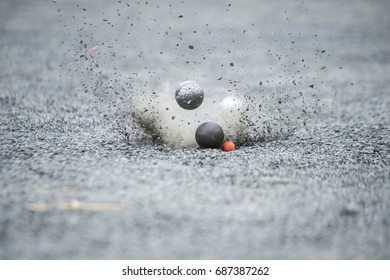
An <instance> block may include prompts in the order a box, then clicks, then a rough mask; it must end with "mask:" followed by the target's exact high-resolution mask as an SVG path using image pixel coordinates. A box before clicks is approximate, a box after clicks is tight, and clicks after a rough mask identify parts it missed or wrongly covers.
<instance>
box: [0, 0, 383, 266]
mask: <svg viewBox="0 0 390 280" xmlns="http://www.w3.org/2000/svg"><path fill="white" fill-rule="evenodd" d="M33 2H34V3H33ZM35 2H36V1H21V0H18V1H11V0H2V1H0V65H1V66H2V67H1V68H2V70H1V72H0V144H1V145H0V213H1V214H0V258H1V259H389V258H390V227H389V223H390V168H389V165H390V91H389V87H388V85H387V82H388V81H389V76H388V73H390V59H389V57H390V50H389V44H390V33H389V30H390V17H389V16H388V15H389V14H390V2H388V1H321V2H317V1H308V2H301V1H297V2H294V1H274V2H272V3H269V2H264V3H261V2H258V1H242V2H241V1H230V2H224V1H215V2H213V3H212V4H210V3H209V2H210V1H204V3H203V2H202V1H196V2H195V1H193V2H188V3H187V2H185V3H181V1H177V2H176V1H172V3H168V2H164V3H162V1H159V2H158V3H157V2H156V1H149V2H148V3H144V2H142V1H141V3H139V4H137V2H133V1H128V2H129V5H130V7H128V6H127V5H126V1H123V2H121V1H119V2H118V3H114V4H113V3H111V2H110V4H109V2H108V1H107V2H104V1H100V2H99V1H77V2H76V1H40V2H38V3H35ZM63 2H64V3H63ZM169 4H171V6H169ZM229 4H231V5H230V6H229ZM158 5H160V7H157V6H158ZM127 8H129V9H128V10H126V9H127ZM127 17H128V18H127ZM131 24H133V25H131ZM206 24H208V25H206ZM207 28H209V29H207ZM165 31H167V32H168V33H164V32H165ZM127 32H129V33H130V34H127ZM256 32H257V33H256ZM126 34H127V35H128V37H126ZM164 34H165V35H164ZM191 34H192V35H191ZM170 36H172V37H170ZM243 36H247V37H243ZM244 38H245V39H244ZM80 41H83V42H80ZM176 42H179V45H180V46H178V47H177V49H174V50H173V49H172V46H175V44H176ZM103 43H105V44H104V48H105V49H108V50H110V49H111V50H110V51H107V52H106V53H104V52H103V50H104V49H102V51H101V53H103V54H101V57H99V58H95V59H89V60H88V61H84V58H85V57H83V56H82V55H83V54H86V51H85V47H87V48H90V47H93V46H95V45H99V44H103ZM172 43H173V45H172ZM84 44H85V46H84ZM171 45H172V46H171ZM182 45H184V46H185V47H184V48H182V49H180V47H181V46H182ZM190 46H192V48H191V47H190ZM227 50H229V52H227ZM160 51H161V53H160ZM90 52H91V53H93V54H94V55H95V52H94V51H93V50H90ZM211 52H212V55H210V54H211ZM205 54H207V55H208V56H207V58H206V57H205V58H204V59H203V55H205ZM95 56H96V57H97V56H98V54H96V55H95ZM259 57H260V60H257V59H258V58H259ZM303 58H305V61H302V59H303ZM193 60H194V63H192V61H193ZM91 61H92V62H91ZM96 61H98V62H99V66H97V65H95V62H96ZM187 61H189V63H187ZM199 61H202V62H203V61H204V62H203V63H202V64H201V63H200V62H199ZM221 61H224V62H221ZM298 61H300V62H302V63H303V62H305V63H306V64H304V65H302V64H300V66H299V67H300V68H298V66H297V63H298ZM231 62H232V63H234V66H230V65H229V63H231ZM221 63H222V64H223V63H224V64H225V65H224V67H222V66H221V67H220V64H221ZM93 65H95V66H96V67H94V68H93V69H92V70H89V68H88V67H91V66H93ZM323 67H325V68H323ZM100 69H103V70H100ZM308 69H309V70H308ZM164 73H165V74H164ZM298 73H303V74H304V75H303V78H302V79H301V80H299V81H300V84H298V85H297V88H298V87H300V89H299V90H298V89H297V88H296V87H294V85H293V84H292V81H294V83H295V80H294V79H295V76H297V75H298V76H299V74H298ZM191 74H192V76H191ZM298 76H297V77H298ZM177 77H179V78H177ZM182 77H186V78H187V77H190V78H192V77H194V79H196V80H203V81H204V83H205V84H211V85H213V84H217V83H218V82H221V84H222V85H223V87H225V88H227V89H231V90H232V92H234V91H235V90H236V91H238V92H243V91H245V92H246V95H245V96H246V98H252V99H250V100H252V103H253V104H255V105H256V106H257V105H259V104H262V105H263V110H265V112H267V113H264V115H266V116H264V115H261V114H260V112H256V110H255V109H254V108H255V106H252V107H251V110H250V111H249V113H248V116H249V119H250V122H249V123H250V125H251V128H250V129H249V132H248V135H249V136H250V137H249V138H250V140H249V141H248V142H247V143H245V144H246V145H241V146H239V147H238V149H236V150H235V151H234V152H231V153H225V152H222V151H219V150H212V149H204V150H202V149H193V148H174V147H172V146H170V145H167V144H163V143H159V142H155V141H152V140H151V138H150V137H148V135H146V134H145V133H144V132H143V131H142V130H141V129H140V127H139V125H138V124H136V123H134V122H133V121H132V120H131V118H130V117H129V116H128V115H126V114H125V113H126V110H128V111H129V110H130V111H131V110H132V109H134V108H133V107H131V106H133V105H131V104H133V103H131V102H133V101H134V100H133V99H134V98H135V97H139V96H142V94H144V95H145V96H148V95H147V93H148V92H151V91H152V90H151V89H153V87H154V86H155V83H158V82H164V80H174V81H175V82H176V81H177V80H178V79H180V78H182ZM220 77H222V79H219V78H220ZM236 77H237V80H240V81H241V82H234V81H233V80H234V79H236ZM176 78H177V79H176ZM297 79H298V78H297ZM229 80H230V81H229ZM180 81H182V80H180ZM260 82H261V83H260ZM237 83H238V84H239V85H236V84H237ZM311 85H312V87H310V86H311ZM94 87H95V88H94ZM114 92H116V93H114ZM269 92H273V94H274V95H273V96H274V97H272V98H269V99H265V98H264V96H265V95H267V94H269ZM299 92H303V95H304V97H306V98H305V99H304V100H305V102H303V98H300V95H299V94H298V93H299ZM311 92H313V94H311ZM286 93H287V95H283V94H286ZM126 94H127V95H128V96H130V95H131V98H130V97H129V101H128V102H127V101H126V100H125V99H126ZM123 96H125V98H124V99H123ZM281 98H285V99H283V103H282V105H280V106H279V105H275V104H280V103H279V101H280V100H281ZM297 98H298V99H297ZM132 100H133V101H132ZM285 100H286V105H284V104H285V103H284V102H285ZM294 100H298V101H294ZM301 101H302V104H303V105H300V106H301V107H299V106H298V105H297V103H299V102H301ZM274 103H275V104H274ZM129 104H130V105H129ZM128 106H130V107H128ZM278 106H279V107H278ZM302 106H303V107H302ZM114 108H115V109H114ZM126 108H127V109H126ZM129 108H131V109H129ZM205 108H206V109H207V107H205ZM302 108H303V109H302ZM303 110H305V112H306V113H304V114H302V111H303ZM262 112H264V111H262ZM125 116H127V121H126V122H124V121H123V118H124V117H125ZM259 116H260V117H261V118H263V119H265V120H266V121H264V122H263V123H262V124H261V125H260V124H259V123H258V121H257V120H258V117H259ZM291 116H294V119H295V118H296V120H294V121H292V120H291ZM289 117H290V118H289ZM267 118H268V119H267ZM266 127H271V131H267V133H265V132H264V131H266V130H267V129H265V128H266ZM273 127H278V129H279V128H280V131H279V132H275V131H273V130H272V128H273ZM256 131H257V133H259V135H260V136H261V137H253V136H254V134H255V132H256ZM259 131H260V132H259ZM255 136H256V135H255Z"/></svg>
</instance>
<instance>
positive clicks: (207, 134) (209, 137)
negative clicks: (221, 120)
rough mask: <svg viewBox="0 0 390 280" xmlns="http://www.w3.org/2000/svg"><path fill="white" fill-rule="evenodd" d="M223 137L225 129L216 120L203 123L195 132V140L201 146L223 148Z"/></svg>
mask: <svg viewBox="0 0 390 280" xmlns="http://www.w3.org/2000/svg"><path fill="white" fill-rule="evenodd" d="M223 138H224V133H223V129H222V127H221V126H220V125H219V124H217V123H215V122H205V123H202V124H201V125H200V126H199V127H198V128H197V130H196V132H195V140H196V142H197V143H198V145H199V146H200V147H201V148H221V145H222V142H223Z"/></svg>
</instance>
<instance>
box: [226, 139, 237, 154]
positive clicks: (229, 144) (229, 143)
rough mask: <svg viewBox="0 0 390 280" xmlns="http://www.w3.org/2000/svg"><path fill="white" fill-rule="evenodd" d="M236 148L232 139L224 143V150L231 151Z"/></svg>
mask: <svg viewBox="0 0 390 280" xmlns="http://www.w3.org/2000/svg"><path fill="white" fill-rule="evenodd" d="M234 148H235V145H234V143H233V142H232V141H226V142H225V143H223V150H224V151H225V152H231V151H233V150H234Z"/></svg>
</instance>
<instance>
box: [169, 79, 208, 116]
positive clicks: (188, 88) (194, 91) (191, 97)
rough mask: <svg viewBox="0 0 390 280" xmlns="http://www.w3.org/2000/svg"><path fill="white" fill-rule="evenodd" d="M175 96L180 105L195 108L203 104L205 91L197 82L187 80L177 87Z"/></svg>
mask: <svg viewBox="0 0 390 280" xmlns="http://www.w3.org/2000/svg"><path fill="white" fill-rule="evenodd" d="M175 97H176V101H177V104H179V106H180V107H182V108H183V109H186V110H194V109H196V108H198V107H199V106H200V105H201V104H202V102H203V98H204V92H203V89H202V88H201V86H200V85H199V84H198V83H197V82H194V81H185V82H182V83H181V84H179V86H178V87H177V89H176V93H175Z"/></svg>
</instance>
